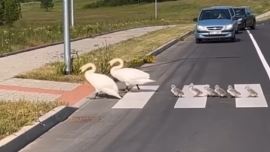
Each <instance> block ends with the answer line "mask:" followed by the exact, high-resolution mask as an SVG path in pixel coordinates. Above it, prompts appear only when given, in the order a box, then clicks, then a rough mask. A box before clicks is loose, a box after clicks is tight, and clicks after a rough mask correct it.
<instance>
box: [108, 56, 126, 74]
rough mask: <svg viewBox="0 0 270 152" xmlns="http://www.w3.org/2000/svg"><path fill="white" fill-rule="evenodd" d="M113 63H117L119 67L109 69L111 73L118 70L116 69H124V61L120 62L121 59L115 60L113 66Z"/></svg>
mask: <svg viewBox="0 0 270 152" xmlns="http://www.w3.org/2000/svg"><path fill="white" fill-rule="evenodd" d="M115 63H119V65H116V66H113V67H112V68H111V70H110V71H111V73H113V72H114V71H115V70H118V69H121V68H123V67H124V61H123V60H121V59H115V61H114V62H113V64H115Z"/></svg>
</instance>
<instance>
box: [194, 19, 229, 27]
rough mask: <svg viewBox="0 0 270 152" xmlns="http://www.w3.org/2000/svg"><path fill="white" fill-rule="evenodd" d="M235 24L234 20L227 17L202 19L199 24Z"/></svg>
mask: <svg viewBox="0 0 270 152" xmlns="http://www.w3.org/2000/svg"><path fill="white" fill-rule="evenodd" d="M229 24H233V21H232V20H227V19H212V20H201V21H199V22H198V25H201V26H219V25H220V26H224V25H229Z"/></svg>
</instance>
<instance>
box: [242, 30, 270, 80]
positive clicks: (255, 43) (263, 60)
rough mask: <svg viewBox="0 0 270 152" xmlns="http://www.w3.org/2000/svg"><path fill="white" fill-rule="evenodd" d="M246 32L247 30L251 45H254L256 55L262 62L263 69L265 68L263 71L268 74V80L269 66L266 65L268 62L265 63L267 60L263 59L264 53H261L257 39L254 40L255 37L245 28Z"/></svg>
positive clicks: (269, 76)
mask: <svg viewBox="0 0 270 152" xmlns="http://www.w3.org/2000/svg"><path fill="white" fill-rule="evenodd" d="M247 32H248V35H249V37H250V39H251V40H252V42H253V45H254V47H255V49H256V51H257V53H258V56H259V57H260V59H261V62H262V64H263V67H264V69H265V71H266V73H267V75H268V78H269V80H270V67H269V65H268V63H267V61H266V59H265V57H264V55H263V53H262V50H261V49H260V47H259V45H258V43H257V41H256V40H255V38H254V37H253V35H252V34H251V33H250V31H249V30H247Z"/></svg>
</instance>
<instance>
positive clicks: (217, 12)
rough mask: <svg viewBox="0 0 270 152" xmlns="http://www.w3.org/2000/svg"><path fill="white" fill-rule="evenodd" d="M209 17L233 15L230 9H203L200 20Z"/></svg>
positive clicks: (216, 17)
mask: <svg viewBox="0 0 270 152" xmlns="http://www.w3.org/2000/svg"><path fill="white" fill-rule="evenodd" d="M209 19H231V15H230V12H229V10H228V9H211V10H203V11H202V12H201V15H200V18H199V20H209Z"/></svg>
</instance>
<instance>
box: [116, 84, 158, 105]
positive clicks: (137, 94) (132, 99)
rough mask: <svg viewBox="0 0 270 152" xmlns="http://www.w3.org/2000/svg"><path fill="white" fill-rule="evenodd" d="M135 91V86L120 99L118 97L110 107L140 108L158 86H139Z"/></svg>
mask: <svg viewBox="0 0 270 152" xmlns="http://www.w3.org/2000/svg"><path fill="white" fill-rule="evenodd" d="M140 88H141V89H140V90H139V91H137V90H136V87H134V88H133V89H132V90H134V91H130V92H128V93H127V94H126V95H125V96H124V97H123V98H122V99H120V100H119V101H118V102H117V103H116V104H115V105H114V106H113V107H112V108H113V109H142V108H143V107H144V106H145V105H146V103H147V102H148V101H149V100H150V98H151V97H152V96H153V95H154V93H155V92H156V91H157V90H158V88H159V86H157V85H155V86H140Z"/></svg>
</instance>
